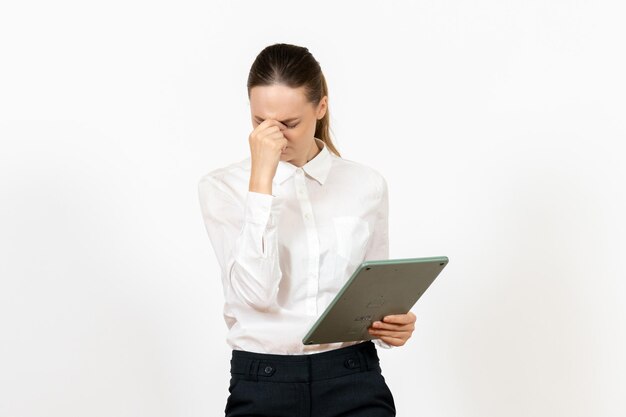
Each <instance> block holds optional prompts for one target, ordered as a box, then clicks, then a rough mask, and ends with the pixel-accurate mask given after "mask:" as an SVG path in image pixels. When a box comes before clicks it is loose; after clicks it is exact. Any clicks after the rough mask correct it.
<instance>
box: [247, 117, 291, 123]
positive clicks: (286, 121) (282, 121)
mask: <svg viewBox="0 0 626 417" xmlns="http://www.w3.org/2000/svg"><path fill="white" fill-rule="evenodd" d="M254 118H255V119H257V120H260V121H261V122H264V121H265V119H261V118H260V117H259V116H254ZM298 119H300V118H299V117H293V118H291V119H287V120H279V122H281V123H283V124H284V123H289V122H295V121H296V120H298Z"/></svg>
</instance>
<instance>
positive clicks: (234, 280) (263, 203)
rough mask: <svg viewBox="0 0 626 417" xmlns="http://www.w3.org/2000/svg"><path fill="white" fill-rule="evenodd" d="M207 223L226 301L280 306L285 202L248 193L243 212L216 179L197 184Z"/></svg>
mask: <svg viewBox="0 0 626 417" xmlns="http://www.w3.org/2000/svg"><path fill="white" fill-rule="evenodd" d="M198 196H199V200H200V207H201V210H202V217H203V220H204V224H205V227H206V230H207V233H208V235H209V239H210V241H211V244H212V246H213V250H214V252H215V255H216V257H217V260H218V262H219V264H220V267H221V269H222V284H223V286H224V296H225V297H236V298H239V299H241V300H243V301H244V302H246V303H247V304H248V305H250V306H251V307H252V308H255V309H257V310H261V311H266V310H269V309H271V308H272V307H273V306H275V303H276V296H277V293H278V284H279V282H280V279H281V277H282V273H281V270H280V265H279V257H278V236H277V224H278V216H279V215H280V210H281V208H282V202H283V200H282V199H281V198H279V197H276V196H274V195H271V194H263V193H257V192H254V191H248V192H247V194H246V203H245V206H244V207H241V204H239V203H238V202H237V201H236V200H235V198H234V197H233V196H232V195H231V194H230V193H229V192H228V191H227V189H226V188H225V187H224V186H223V185H222V184H221V183H219V181H218V180H216V179H215V178H213V177H209V176H207V177H203V178H202V179H201V180H200V182H199V183H198Z"/></svg>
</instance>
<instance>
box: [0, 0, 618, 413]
mask: <svg viewBox="0 0 626 417" xmlns="http://www.w3.org/2000/svg"><path fill="white" fill-rule="evenodd" d="M624 11H625V10H624V7H623V6H622V5H621V2H619V1H613V2H609V1H593V2H592V1H577V2H572V1H546V0H532V1H529V0H523V1H522V0H519V1H511V0H493V1H486V0H481V1H472V2H467V1H445V2H441V1H433V2H424V1H418V2H409V1H405V2H397V1H396V2H394V1H386V2H371V1H343V2H330V1H317V2H312V3H311V2H308V3H298V2H292V1H280V2H278V1H263V2H254V1H248V2H229V1H212V2H206V1H205V2H200V1H195V2H192V1H177V2H174V1H167V2H165V1H161V2H148V1H143V2H141V1H136V0H124V1H112V2H100V3H93V2H79V1H74V2H70V1H61V2H52V3H51V2H43V1H39V2H19V3H18V2H6V3H3V4H2V6H0V60H1V64H0V73H1V76H0V140H1V142H0V203H1V204H0V256H1V261H0V277H1V278H0V393H1V395H0V417H40V416H47V417H57V416H59V417H61V416H63V417H67V416H91V417H99V416H102V417H105V416H106V417H111V416H116V417H118V416H119V417H122V416H124V417H138V416H147V417H161V416H163V417H165V416H167V417H192V416H218V415H222V414H223V408H224V405H225V400H226V397H227V386H228V379H229V359H230V349H229V347H228V346H227V345H226V342H225V336H226V325H225V323H224V321H223V318H222V310H221V309H222V298H221V293H222V292H221V287H220V285H221V283H220V280H219V269H218V268H219V266H218V264H217V262H216V259H215V258H214V255H213V251H212V248H211V247H210V243H209V239H208V237H207V235H206V232H205V230H204V225H203V223H202V219H201V214H200V209H199V205H198V199H197V194H196V193H197V188H196V187H197V181H198V179H199V177H200V176H201V175H203V174H204V173H206V172H208V171H209V170H212V169H214V168H216V167H219V166H223V165H225V164H228V163H231V162H234V161H237V160H240V159H242V158H244V157H246V156H247V155H248V151H249V148H248V142H247V139H248V134H249V133H250V131H251V129H252V126H251V124H250V117H249V107H248V100H247V96H246V89H245V85H246V79H247V74H248V70H249V67H250V65H251V64H252V61H253V60H254V58H255V57H256V54H257V53H258V52H260V50H261V49H262V48H263V47H265V46H267V45H269V44H272V43H276V42H287V43H295V44H299V45H303V46H306V47H308V48H309V49H310V50H311V52H312V53H313V55H314V56H315V57H316V58H317V59H318V61H319V62H320V63H321V65H322V69H323V71H324V72H325V75H326V77H327V80H328V83H329V88H330V114H331V122H332V130H333V133H334V135H335V138H336V144H337V146H338V148H339V149H340V151H341V152H342V155H343V156H344V157H345V158H347V159H351V160H355V161H360V162H362V163H365V164H369V165H371V166H373V167H375V168H376V169H378V170H379V171H380V172H381V173H383V174H384V175H385V176H386V178H387V181H388V184H389V191H390V239H391V257H392V258H403V257H418V256H431V255H433V256H434V255H447V256H449V257H450V264H449V266H448V267H447V268H446V270H444V273H443V274H442V275H441V277H440V279H439V280H438V281H437V282H436V283H435V284H433V286H432V287H431V288H430V289H429V291H428V292H427V293H426V295H425V296H424V298H423V299H422V300H420V302H419V303H418V305H416V306H415V307H414V309H413V310H414V311H415V313H416V314H417V315H418V321H417V327H416V330H415V332H414V335H413V338H412V339H411V340H410V341H409V343H408V344H407V345H405V346H404V347H400V348H394V349H392V350H390V351H384V350H380V349H379V355H380V356H381V365H382V367H383V373H384V375H385V376H386V379H387V382H388V384H389V386H390V387H391V389H392V391H393V393H394V396H395V399H396V405H397V409H398V415H399V416H422V415H424V416H425V415H428V416H441V417H453V416H454V417H456V416H475V417H484V416H494V417H495V416H502V415H505V416H510V417H516V416H520V417H521V416H524V417H526V416H546V417H548V416H550V417H552V416H565V415H567V416H572V417H574V416H594V417H598V416H607V417H609V416H620V415H625V414H626V400H625V398H626V397H625V396H624V393H625V392H626V376H625V375H626V359H625V356H624V354H623V352H625V351H626V307H625V306H624V298H625V295H626V284H625V282H624V278H625V275H626V274H625V273H626V265H625V264H624V262H623V257H624V256H625V255H626V221H625V220H624V213H625V212H626V190H625V189H626V186H625V180H626V168H625V166H624V165H625V164H624V163H623V159H624V156H625V153H624V150H623V146H622V145H623V142H624V140H625V139H626V127H625V116H626V101H625V100H624V97H626V82H625V77H624V74H626V62H625V54H624V39H626V29H625V27H624V25H623V20H624Z"/></svg>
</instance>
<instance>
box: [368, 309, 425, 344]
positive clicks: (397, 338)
mask: <svg viewBox="0 0 626 417" xmlns="http://www.w3.org/2000/svg"><path fill="white" fill-rule="evenodd" d="M415 319H416V317H415V314H413V312H412V311H409V312H408V313H406V314H395V315H392V316H385V317H383V321H382V322H380V321H375V322H374V323H372V326H371V327H370V328H369V329H368V330H369V332H370V334H371V335H372V336H375V337H376V338H379V339H381V340H382V341H383V342H385V343H388V344H390V345H393V346H402V345H404V344H405V343H406V342H407V340H409V337H411V335H412V334H413V330H415Z"/></svg>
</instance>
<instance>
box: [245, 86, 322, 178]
mask: <svg viewBox="0 0 626 417" xmlns="http://www.w3.org/2000/svg"><path fill="white" fill-rule="evenodd" d="M327 100H328V98H327V97H326V96H324V97H323V98H322V100H320V102H319V104H318V105H317V106H314V105H313V104H312V103H310V102H308V101H307V99H306V96H305V94H304V87H299V88H291V87H287V86H285V85H281V84H274V85H269V86H257V87H253V88H252V89H250V112H251V116H252V126H253V127H254V128H256V127H257V126H258V125H259V124H261V123H262V122H263V121H264V120H265V119H274V120H278V121H279V122H281V123H283V124H284V125H285V126H286V128H285V129H283V131H282V132H283V135H284V136H285V138H286V139H287V142H288V144H287V148H286V149H285V151H284V152H283V153H282V155H281V157H280V160H281V161H286V162H292V163H293V164H294V165H296V166H302V165H304V164H305V163H306V162H307V160H309V159H310V158H311V157H312V156H315V155H316V154H317V145H316V144H315V140H314V139H313V138H314V136H315V125H316V123H317V120H318V119H321V118H322V117H324V114H325V113H326V108H327Z"/></svg>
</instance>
